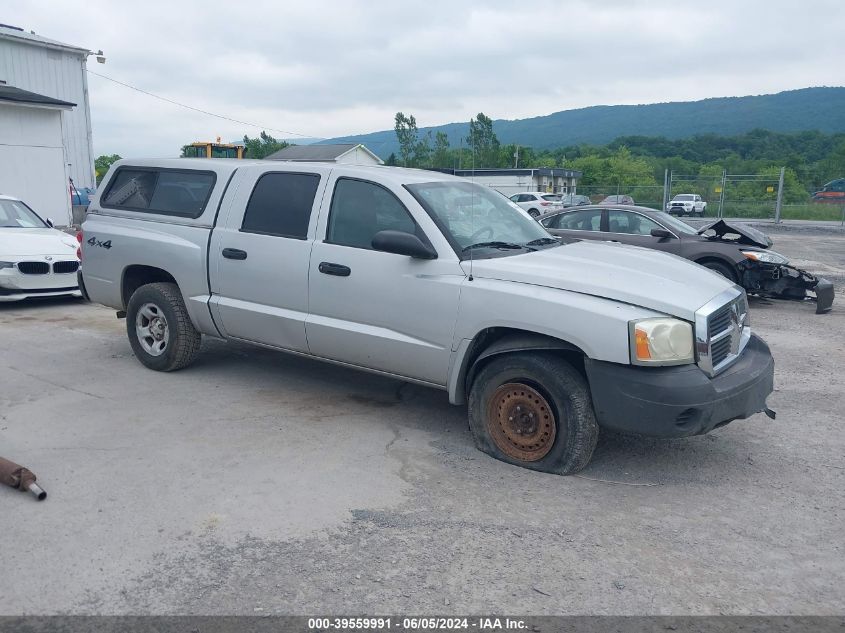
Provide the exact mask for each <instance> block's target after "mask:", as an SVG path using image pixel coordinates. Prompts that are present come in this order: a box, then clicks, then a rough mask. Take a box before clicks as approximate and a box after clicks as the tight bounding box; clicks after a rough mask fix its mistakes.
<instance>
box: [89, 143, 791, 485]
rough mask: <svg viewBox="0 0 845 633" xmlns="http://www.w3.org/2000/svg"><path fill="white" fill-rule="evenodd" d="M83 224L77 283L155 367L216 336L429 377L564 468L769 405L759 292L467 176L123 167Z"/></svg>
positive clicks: (483, 427) (479, 435)
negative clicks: (596, 453) (604, 450)
mask: <svg viewBox="0 0 845 633" xmlns="http://www.w3.org/2000/svg"><path fill="white" fill-rule="evenodd" d="M82 228H83V235H82V238H81V239H82V268H81V272H80V275H79V282H80V287H81V288H82V290H83V292H84V293H85V294H86V296H88V297H89V298H90V299H91V300H92V301H95V302H98V303H102V304H105V305H107V306H111V307H113V308H114V309H115V310H117V311H118V316H124V317H126V329H127V334H128V336H129V342H130V343H131V345H132V349H133V351H134V352H135V355H136V356H137V357H138V359H139V360H140V361H141V362H142V363H143V364H144V365H146V366H147V367H150V368H152V369H156V370H160V371H171V370H175V369H180V368H183V367H186V366H187V365H189V364H190V363H191V361H192V360H193V359H194V358H195V357H196V355H197V353H198V351H199V349H200V342H201V337H202V336H203V335H205V336H211V337H215V338H220V339H234V340H239V341H246V342H249V343H254V344H257V345H262V346H265V347H271V348H274V349H278V350H283V351H286V352H291V353H294V354H299V355H303V356H307V357H311V358H318V359H321V360H326V361H330V362H333V363H338V364H342V365H345V366H349V367H355V368H359V369H363V370H366V371H370V372H375V373H379V374H383V375H388V376H393V377H396V378H399V379H401V380H407V381H413V382H416V383H420V384H423V385H428V386H431V387H435V388H438V389H443V390H445V391H447V392H448V396H449V400H450V402H452V403H453V404H456V405H460V404H466V403H468V405H469V406H468V409H469V423H470V427H471V429H472V432H473V435H474V437H475V440H476V443H477V445H478V447H479V448H480V449H481V450H483V451H486V452H487V453H489V454H491V455H493V456H494V457H497V458H499V459H502V460H504V461H507V462H510V463H514V464H519V465H521V466H525V467H528V468H533V469H536V470H542V471H547V472H555V473H562V474H566V473H572V472H575V471H577V470H579V469H581V468H583V467H584V466H585V465H586V464H587V462H588V461H589V460H590V457H591V455H592V452H593V448H594V447H595V444H596V438H597V435H598V431H599V427H603V428H608V429H615V430H621V431H627V432H633V433H640V434H646V435H652V436H658V437H682V436H688V435H695V434H701V433H706V432H708V431H710V430H711V429H713V428H715V427H717V426H721V425H723V424H727V423H728V422H730V421H731V420H735V419H738V418H746V417H748V416H750V415H753V414H754V413H757V412H760V411H766V412H769V411H768V409H767V408H766V397H767V396H768V395H769V393H770V392H771V391H772V380H773V371H774V362H773V360H772V357H771V354H770V353H769V349H768V347H767V346H766V344H765V343H764V342H763V341H762V340H761V339H759V338H758V337H757V336H755V335H753V334H752V333H751V329H750V326H749V315H748V306H747V302H746V297H745V293H744V291H743V290H742V288H739V287H738V286H736V285H734V284H732V283H730V282H729V281H727V280H725V279H724V278H722V277H720V276H718V275H716V274H714V273H713V272H711V271H709V270H707V269H705V268H702V267H700V266H698V265H696V264H693V263H690V262H687V261H685V260H682V259H680V258H677V257H673V256H671V255H666V254H663V253H658V252H655V251H651V250H645V249H640V248H636V247H630V246H625V245H621V244H609V243H600V242H590V241H583V242H582V241H576V240H567V239H561V238H554V237H552V236H551V235H550V234H549V233H547V232H546V230H545V229H544V228H543V227H542V226H541V225H540V224H538V223H537V222H535V221H533V220H532V219H530V218H529V217H528V216H527V215H526V214H525V213H524V212H522V211H521V210H520V209H519V208H518V207H516V206H515V205H513V204H512V203H511V202H510V201H508V200H507V199H506V198H504V197H503V196H502V195H500V194H498V193H496V192H495V191H492V190H490V189H489V188H487V187H483V186H481V185H478V184H474V183H472V182H470V181H468V180H464V179H461V178H456V177H453V176H447V175H443V174H439V173H435V172H429V171H422V170H412V169H399V168H394V167H364V166H348V165H334V164H320V163H309V164H307V165H305V164H301V163H284V162H272V161H246V160H203V159H170V160H148V161H128V160H123V161H119V162H117V163H115V164H114V165H113V166H112V168H111V170H110V171H109V173H108V175H107V176H106V178H105V181H104V183H103V185H102V186H101V187H100V189H99V191H98V194H97V196H96V197H95V199H94V200H93V202H92V203H91V206H90V208H89V212H88V216H87V219H86V221H85V223H84V224H83V227H82ZM769 413H770V412H769Z"/></svg>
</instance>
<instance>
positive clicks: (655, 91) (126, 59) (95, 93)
mask: <svg viewBox="0 0 845 633" xmlns="http://www.w3.org/2000/svg"><path fill="white" fill-rule="evenodd" d="M843 18H845V5H843V3H842V2H841V0H836V1H830V0H804V1H802V2H798V3H796V2H793V1H784V0H768V1H765V2H764V1H756V0H747V1H740V0H732V1H722V0H708V1H707V2H700V1H698V2H696V1H687V0H666V1H664V0H648V1H640V0H627V1H617V0H595V1H577V0H567V1H565V2H564V1H559V2H551V1H549V2H544V1H537V2H532V1H529V0H524V1H522V2H513V1H511V2H504V1H499V0H486V1H484V2H472V1H462V0H449V1H444V0H426V1H423V2H420V1H416V0H393V1H392V2H382V1H381V0H367V1H360V2H359V1H357V0H346V1H340V0H338V1H324V0H308V1H298V2H293V1H289V0H277V1H264V0H250V1H243V0H242V1H241V2H233V1H232V0H203V1H201V2H200V1H183V0H170V1H166V2H162V1H160V0H145V1H144V2H137V0H135V1H134V2H128V1H123V0H105V1H104V2H99V3H96V4H92V3H91V2H90V0H87V1H82V0H62V1H61V2H55V1H47V0H29V1H23V0H0V23H6V24H12V25H15V26H20V27H22V28H24V29H26V30H28V31H29V30H33V31H35V32H36V33H38V34H40V35H44V36H45V37H49V38H52V39H55V40H59V41H62V42H66V43H69V44H74V45H77V46H83V47H87V48H90V49H91V50H95V51H96V50H99V49H102V50H103V52H104V54H105V56H106V63H105V64H99V63H97V62H96V61H95V59H94V57H90V58H89V60H88V68H89V70H90V71H92V72H96V73H99V74H102V75H106V76H108V77H111V78H113V79H115V80H118V81H120V82H123V83H126V84H130V85H132V86H135V87H137V88H140V89H142V90H145V91H148V92H151V93H154V94H157V95H160V96H162V97H165V98H167V99H170V100H173V101H178V102H181V103H184V104H187V105H190V106H192V107H195V108H199V109H202V110H206V111H209V112H213V113H216V114H220V115H223V116H226V117H229V118H232V119H237V120H239V121H243V122H246V123H250V124H255V125H244V124H241V123H234V122H231V121H226V120H223V119H220V118H215V117H212V116H208V115H204V114H200V113H198V112H195V111H192V110H188V109H185V108H181V107H178V106H175V105H173V104H170V103H166V102H164V101H160V100H157V99H155V98H152V97H149V96H147V95H144V94H142V93H139V92H136V91H133V90H131V89H129V88H126V87H124V86H121V85H119V84H116V83H113V82H112V81H109V80H107V79H104V78H102V77H98V76H96V75H92V74H90V73H89V91H90V104H91V118H92V125H93V137H94V152H95V155H100V154H113V153H117V154H120V155H121V156H123V157H165V156H178V154H179V150H180V148H181V146H182V145H184V144H186V143H189V142H192V141H196V140H213V139H215V138H216V137H218V136H219V137H221V138H222V139H224V140H235V139H240V138H242V137H243V135H244V134H248V135H250V136H256V135H258V134H259V133H260V131H261V130H262V129H265V130H267V132H268V133H269V134H271V135H273V136H275V137H276V138H287V139H296V138H300V137H320V138H330V137H333V136H340V135H345V134H359V133H366V132H374V131H378V130H385V129H391V128H392V127H393V118H394V115H395V113H396V112H397V111H402V112H405V113H410V114H413V115H414V116H415V117H416V120H417V123H418V125H419V126H420V127H423V126H429V125H440V124H444V123H450V122H453V121H468V120H469V119H470V118H471V117H473V116H474V115H475V114H477V113H478V112H484V113H485V114H487V115H488V116H491V117H492V118H493V119H521V118H526V117H533V116H542V115H545V114H550V113H552V112H558V111H560V110H569V109H573V108H580V107H586V106H591V105H613V104H636V103H657V102H665V101H694V100H697V99H703V98H707V97H720V96H741V95H749V94H768V93H775V92H779V91H782V90H790V89H796V88H804V87H808V86H818V85H828V86H832V85H843V84H845V70H843V59H845V37H843V34H844V33H845V31H843V23H845V19H843Z"/></svg>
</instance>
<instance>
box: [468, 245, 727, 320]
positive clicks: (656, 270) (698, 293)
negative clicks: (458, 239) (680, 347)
mask: <svg viewBox="0 0 845 633" xmlns="http://www.w3.org/2000/svg"><path fill="white" fill-rule="evenodd" d="M461 265H462V266H463V268H464V270H465V271H469V266H470V262H469V260H465V261H463V262H461ZM472 274H473V276H474V277H479V278H486V279H501V280H504V281H513V282H518V283H526V284H534V285H537V286H546V287H549V288H559V289H560V290H569V291H572V292H579V293H582V294H588V295H593V296H596V297H604V298H606V299H613V300H616V301H622V302H624V303H629V304H632V305H636V306H641V307H644V308H649V309H651V310H655V311H657V312H663V313H664V314H671V315H673V316H677V317H680V318H682V319H686V320H688V321H691V320H693V319H694V318H695V311H696V310H698V309H699V308H700V307H701V306H703V305H704V304H705V303H707V302H708V301H710V300H711V299H712V298H713V297H715V296H716V295H718V294H719V293H720V292H724V291H725V290H727V289H728V288H731V287H732V286H733V284H732V283H731V282H729V281H727V280H726V279H725V278H724V277H721V276H720V275H718V274H716V273H714V272H712V271H710V270H708V269H706V268H704V267H703V266H699V265H698V264H693V263H692V262H690V261H687V260H686V259H682V258H680V257H676V256H675V255H669V254H667V253H661V252H659V251H654V250H651V249H647V248H639V247H637V246H628V245H625V244H617V243H612V242H594V241H590V240H585V241H583V242H574V243H572V244H565V245H562V246H558V247H556V248H549V249H545V250H541V251H536V252H534V253H525V254H523V255H511V256H507V257H495V258H492V259H476V260H475V261H474V262H473V263H472Z"/></svg>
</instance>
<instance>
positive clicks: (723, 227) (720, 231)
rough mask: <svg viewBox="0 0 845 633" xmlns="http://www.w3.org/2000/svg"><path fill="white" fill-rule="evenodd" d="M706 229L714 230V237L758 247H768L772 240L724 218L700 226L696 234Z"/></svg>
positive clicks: (755, 230) (752, 229)
mask: <svg viewBox="0 0 845 633" xmlns="http://www.w3.org/2000/svg"><path fill="white" fill-rule="evenodd" d="M706 231H714V232H715V233H716V234H715V235H714V237H716V238H718V239H721V240H724V241H726V242H733V243H735V244H748V245H749V246H758V247H760V248H769V247H770V246H771V245H772V240H771V239H770V238H769V236H768V235H766V234H765V233H763V232H762V231H758V230H757V229H754V228H751V227H750V226H747V225H744V224H739V223H738V222H734V223H729V222H725V221H724V220H717V221H716V222H711V223H710V224H708V225H707V226H704V227H702V228H700V229H699V230H698V234H699V235H703V234H704V233H705V232H706ZM728 235H736V236H737V237H735V238H729V237H726V236H728Z"/></svg>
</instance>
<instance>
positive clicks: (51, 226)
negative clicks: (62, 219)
mask: <svg viewBox="0 0 845 633" xmlns="http://www.w3.org/2000/svg"><path fill="white" fill-rule="evenodd" d="M44 221H45V222H46V223H47V226H49V227H50V228H51V229H52V228H53V220H51V219H50V218H46V219H45V220H44Z"/></svg>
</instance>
